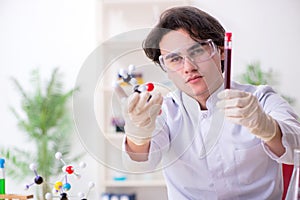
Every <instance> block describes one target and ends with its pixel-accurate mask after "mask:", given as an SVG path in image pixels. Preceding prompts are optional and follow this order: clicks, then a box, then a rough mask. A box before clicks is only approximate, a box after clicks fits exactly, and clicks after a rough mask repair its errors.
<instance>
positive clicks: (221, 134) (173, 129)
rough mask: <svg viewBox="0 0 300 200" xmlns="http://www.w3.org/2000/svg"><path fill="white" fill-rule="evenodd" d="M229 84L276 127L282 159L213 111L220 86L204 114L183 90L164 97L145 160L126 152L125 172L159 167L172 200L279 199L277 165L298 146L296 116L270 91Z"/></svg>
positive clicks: (280, 186) (299, 135)
mask: <svg viewBox="0 0 300 200" xmlns="http://www.w3.org/2000/svg"><path fill="white" fill-rule="evenodd" d="M231 85H232V88H233V89H238V90H242V91H247V92H250V93H252V94H253V95H255V96H256V97H257V98H258V100H259V102H260V105H261V106H262V108H263V110H264V111H265V112H266V113H267V114H269V115H271V116H272V117H273V118H274V119H275V120H276V121H277V122H278V124H279V127H280V128H281V131H282V133H283V137H282V141H283V144H284V146H285V148H286V152H285V154H284V155H282V156H281V157H280V158H279V157H277V156H276V155H274V154H273V153H272V152H271V151H270V150H269V149H268V147H267V146H266V145H265V144H264V142H263V141H261V140H260V139H259V138H257V137H256V136H255V135H253V134H251V133H250V132H249V131H248V129H247V128H245V127H242V126H240V125H236V124H233V123H231V122H229V121H227V120H226V119H225V118H224V116H223V115H222V113H221V112H219V110H218V109H217V107H216V106H215V105H216V102H217V101H218V98H217V94H218V92H220V91H221V90H223V86H222V87H220V88H219V89H218V90H217V91H216V92H215V93H213V94H212V95H211V96H210V97H209V99H208V100H207V108H208V109H207V110H201V109H200V106H199V104H198V103H197V102H196V101H195V100H194V99H193V98H191V97H189V96H188V95H186V94H185V93H182V92H181V91H175V92H174V93H172V94H171V95H170V96H168V97H166V98H165V99H164V103H163V112H162V113H163V114H162V115H161V116H159V117H158V119H157V123H156V124H157V128H156V131H155V132H154V133H153V139H152V140H151V146H150V154H149V159H148V161H146V162H135V161H133V160H130V158H129V156H128V155H127V154H126V153H124V162H125V164H126V166H127V167H128V169H131V170H133V171H151V170H154V169H158V168H157V166H159V169H162V170H163V173H164V177H165V180H166V184H167V188H168V197H169V199H170V200H184V199H189V200H191V199H197V200H199V199H205V200H206V199H210V200H213V199H255V200H256V199H281V196H282V190H283V183H282V173H281V164H280V163H293V156H292V152H293V149H294V148H297V147H300V123H299V122H298V121H297V116H296V114H295V113H294V112H293V110H292V108H291V107H290V106H289V105H288V103H287V102H286V101H285V100H284V99H282V98H281V97H280V96H279V95H278V94H276V93H275V92H274V91H273V90H272V88H271V87H269V86H258V87H256V86H252V85H241V84H238V83H235V82H232V84H231ZM124 141H125V140H124ZM123 147H124V150H125V142H124V146H123ZM161 161H162V162H161ZM160 162H161V164H160V165H158V164H159V163H160Z"/></svg>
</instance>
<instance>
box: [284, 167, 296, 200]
mask: <svg viewBox="0 0 300 200" xmlns="http://www.w3.org/2000/svg"><path fill="white" fill-rule="evenodd" d="M293 168H294V166H293V165H286V164H282V176H283V195H282V200H284V199H285V196H286V192H287V189H288V187H289V183H290V179H291V176H292V173H293Z"/></svg>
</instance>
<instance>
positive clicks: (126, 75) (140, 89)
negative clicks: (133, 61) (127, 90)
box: [119, 65, 154, 93]
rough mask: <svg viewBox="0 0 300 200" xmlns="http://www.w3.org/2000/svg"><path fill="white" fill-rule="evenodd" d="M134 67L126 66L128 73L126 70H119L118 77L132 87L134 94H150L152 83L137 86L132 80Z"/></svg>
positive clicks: (135, 81) (133, 79)
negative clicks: (146, 92)
mask: <svg viewBox="0 0 300 200" xmlns="http://www.w3.org/2000/svg"><path fill="white" fill-rule="evenodd" d="M134 70H135V66H134V65H129V66H128V71H127V70H126V69H120V70H119V76H120V77H121V78H122V80H123V82H125V83H128V84H130V85H132V86H133V90H134V92H138V93H141V92H144V91H148V92H151V91H152V90H153V89H154V85H153V83H146V84H142V85H138V84H137V80H136V79H135V78H134V73H133V72H134Z"/></svg>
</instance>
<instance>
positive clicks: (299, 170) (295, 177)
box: [285, 149, 300, 200]
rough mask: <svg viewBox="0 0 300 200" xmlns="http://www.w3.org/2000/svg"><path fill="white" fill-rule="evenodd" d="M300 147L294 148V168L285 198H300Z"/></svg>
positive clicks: (296, 199)
mask: <svg viewBox="0 0 300 200" xmlns="http://www.w3.org/2000/svg"><path fill="white" fill-rule="evenodd" d="M299 178H300V149H294V169H293V173H292V177H291V180H290V183H289V187H288V190H287V193H286V198H285V200H299V199H300V193H299V192H300V190H299Z"/></svg>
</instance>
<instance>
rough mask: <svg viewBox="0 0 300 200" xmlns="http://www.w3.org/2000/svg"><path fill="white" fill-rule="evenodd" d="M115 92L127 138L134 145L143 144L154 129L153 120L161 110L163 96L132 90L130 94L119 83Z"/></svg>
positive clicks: (147, 140) (148, 139)
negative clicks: (118, 99)
mask: <svg viewBox="0 0 300 200" xmlns="http://www.w3.org/2000/svg"><path fill="white" fill-rule="evenodd" d="M115 92H116V93H117V95H118V97H119V98H120V99H121V107H122V114H123V118H124V120H125V127H124V128H125V134H126V136H127V139H129V140H130V141H131V142H133V143H134V144H136V145H143V144H146V143H148V142H149V141H150V140H151V137H152V133H153V131H154V129H155V120H156V117H157V116H158V115H159V113H160V110H161V105H162V102H163V97H162V95H161V94H160V93H157V94H152V95H151V94H150V93H149V92H142V93H138V92H134V93H133V94H131V95H130V96H127V94H126V93H125V92H124V90H123V88H121V87H120V86H119V85H116V86H115Z"/></svg>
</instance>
